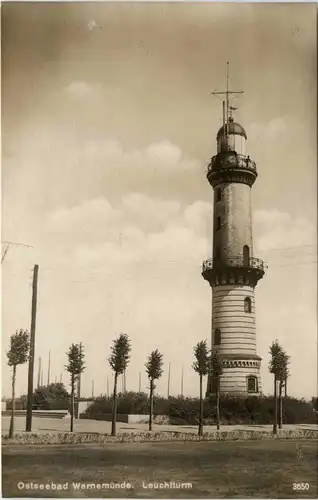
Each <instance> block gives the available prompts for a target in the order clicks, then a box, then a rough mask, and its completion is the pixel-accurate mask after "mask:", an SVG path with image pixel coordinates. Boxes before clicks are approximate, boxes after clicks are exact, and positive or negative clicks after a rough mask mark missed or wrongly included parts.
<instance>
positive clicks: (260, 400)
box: [86, 392, 317, 425]
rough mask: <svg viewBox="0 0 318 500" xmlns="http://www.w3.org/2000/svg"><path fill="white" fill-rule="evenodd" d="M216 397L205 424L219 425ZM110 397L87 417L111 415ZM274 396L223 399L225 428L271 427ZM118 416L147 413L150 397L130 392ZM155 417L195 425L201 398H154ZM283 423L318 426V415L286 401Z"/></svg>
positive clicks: (121, 397)
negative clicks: (163, 417)
mask: <svg viewBox="0 0 318 500" xmlns="http://www.w3.org/2000/svg"><path fill="white" fill-rule="evenodd" d="M215 404H216V401H215V398H213V397H209V398H206V399H205V401H204V419H205V425H208V424H210V425H214V424H215V423H216V411H215ZM111 410H112V400H111V398H105V397H100V398H98V399H97V400H95V401H94V402H93V404H92V405H91V406H89V408H87V410H86V418H102V415H103V414H110V413H111ZM273 412H274V398H273V396H263V397H255V396H250V397H247V398H244V397H233V396H232V397H230V396H221V399H220V416H221V424H222V425H235V424H236V425H237V424H245V425H253V424H256V425H257V424H259V425H262V424H271V423H272V422H273ZM118 414H137V415H147V414H148V396H147V394H145V393H135V392H128V393H125V394H119V396H118ZM154 414H155V415H168V416H169V419H170V423H171V424H176V425H196V424H198V419H199V399H198V398H185V397H181V396H179V397H169V398H163V397H158V396H157V397H155V398H154ZM283 422H284V423H285V424H310V423H311V424H314V423H317V416H316V412H315V411H314V410H313V406H312V403H311V402H307V401H305V400H304V399H296V398H290V397H287V398H284V400H283Z"/></svg>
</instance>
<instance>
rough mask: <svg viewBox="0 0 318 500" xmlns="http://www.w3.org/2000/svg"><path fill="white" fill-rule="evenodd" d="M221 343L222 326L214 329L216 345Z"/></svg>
mask: <svg viewBox="0 0 318 500" xmlns="http://www.w3.org/2000/svg"><path fill="white" fill-rule="evenodd" d="M220 344H221V330H220V328H216V329H215V330H214V345H220Z"/></svg>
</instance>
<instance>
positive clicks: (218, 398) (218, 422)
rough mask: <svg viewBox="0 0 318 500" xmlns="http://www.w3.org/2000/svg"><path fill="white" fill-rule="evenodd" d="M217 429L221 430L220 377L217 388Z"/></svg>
mask: <svg viewBox="0 0 318 500" xmlns="http://www.w3.org/2000/svg"><path fill="white" fill-rule="evenodd" d="M216 428H217V430H218V431H219V430H220V377H218V380H217V386H216Z"/></svg>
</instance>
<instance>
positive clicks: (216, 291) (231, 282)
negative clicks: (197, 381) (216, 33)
mask: <svg viewBox="0 0 318 500" xmlns="http://www.w3.org/2000/svg"><path fill="white" fill-rule="evenodd" d="M239 93H242V92H235V91H232V90H229V88H228V65H227V85H226V91H224V92H215V93H214V95H216V94H223V95H225V100H224V101H223V125H222V127H221V128H220V130H219V131H218V132H217V136H216V143H217V151H216V152H217V154H216V155H215V156H213V157H212V159H211V161H210V163H209V165H208V168H207V179H208V181H209V183H210V185H211V186H212V188H213V197H214V213H213V255H212V258H210V259H208V260H206V261H204V262H203V264H202V276H203V278H204V279H205V280H207V281H208V283H209V284H210V286H211V289H212V343H211V345H212V352H214V351H217V352H218V354H219V355H220V358H221V359H222V365H223V373H222V375H221V377H220V381H219V383H220V393H221V394H228V395H229V396H248V395H259V394H260V393H261V379H260V366H261V358H260V357H259V356H258V354H257V345H256V312H255V311H256V309H255V288H256V285H257V283H258V281H259V280H260V279H261V278H262V277H263V276H264V263H263V261H262V260H260V259H258V258H256V257H254V251H253V230H252V205H251V193H252V187H253V185H254V182H255V181H256V179H257V169H256V163H255V161H253V160H252V158H250V156H249V155H248V154H247V134H246V132H245V130H244V128H243V127H242V126H241V125H240V124H238V123H237V122H236V121H235V119H234V117H233V112H234V111H235V108H233V107H232V106H231V105H230V98H231V97H232V96H233V95H234V94H239ZM217 383H218V381H217V380H216V379H213V378H210V379H209V381H208V387H207V393H208V394H213V393H215V392H216V384H217Z"/></svg>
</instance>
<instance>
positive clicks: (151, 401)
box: [149, 379, 153, 431]
mask: <svg viewBox="0 0 318 500" xmlns="http://www.w3.org/2000/svg"><path fill="white" fill-rule="evenodd" d="M152 416H153V380H152V379H150V395H149V430H150V431H152Z"/></svg>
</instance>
